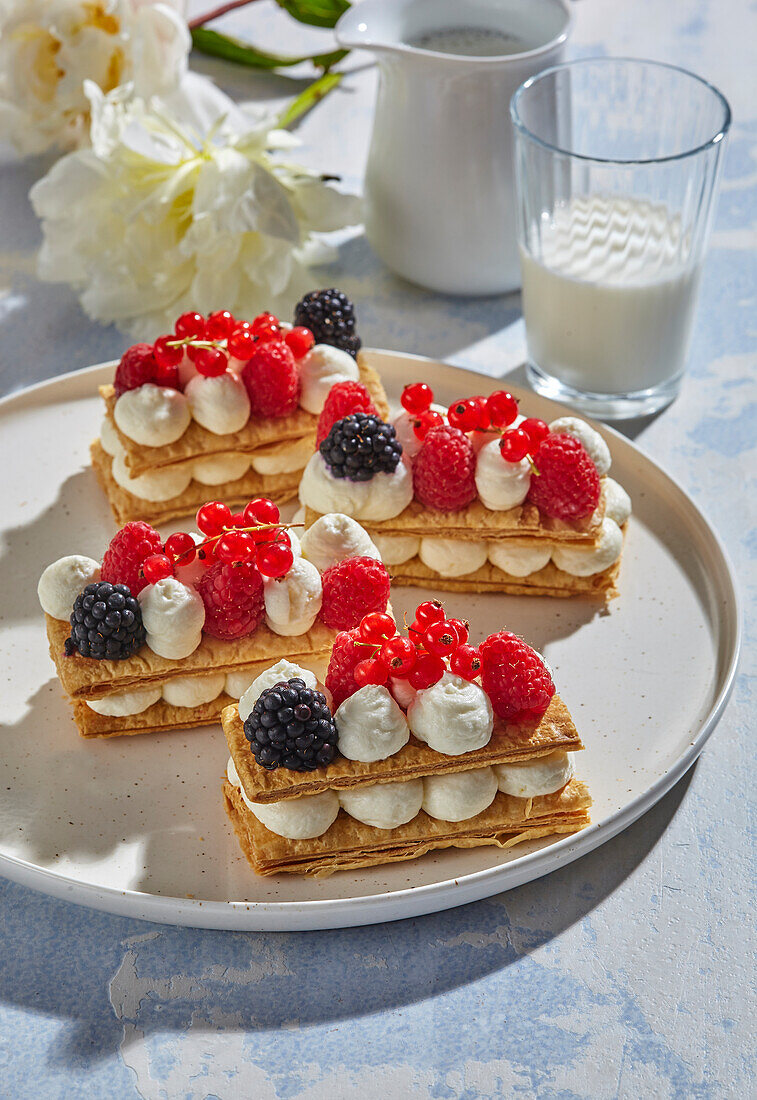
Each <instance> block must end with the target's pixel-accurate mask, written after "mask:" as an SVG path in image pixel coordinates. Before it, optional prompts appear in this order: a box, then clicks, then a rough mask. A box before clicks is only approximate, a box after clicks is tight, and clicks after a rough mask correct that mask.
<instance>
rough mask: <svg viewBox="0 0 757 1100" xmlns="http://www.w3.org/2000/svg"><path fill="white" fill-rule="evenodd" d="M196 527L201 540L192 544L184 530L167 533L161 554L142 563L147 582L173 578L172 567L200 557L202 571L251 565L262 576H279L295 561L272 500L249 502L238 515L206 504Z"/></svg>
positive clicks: (222, 506) (213, 502) (219, 505)
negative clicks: (223, 564)
mask: <svg viewBox="0 0 757 1100" xmlns="http://www.w3.org/2000/svg"><path fill="white" fill-rule="evenodd" d="M197 527H198V530H199V531H200V533H201V534H203V535H204V536H205V538H204V539H203V541H202V542H200V543H195V541H194V539H193V538H192V536H191V535H189V534H187V533H186V532H185V531H177V532H176V533H175V534H173V535H169V537H168V538H167V539H166V542H165V545H164V547H163V553H161V554H152V555H150V557H148V558H146V559H145V561H144V562H143V563H142V574H143V576H144V578H145V580H146V581H147V582H148V584H155V583H156V582H157V581H160V580H163V579H164V577H172V576H174V575H175V572H176V567H177V566H183V565H189V564H190V563H191V562H193V561H194V559H195V557H199V558H200V560H201V561H202V562H203V564H204V566H205V567H206V568H207V567H208V566H210V565H213V564H215V563H216V562H223V563H225V564H235V563H238V562H247V563H249V564H252V565H255V566H256V567H257V569H258V572H259V573H261V574H262V575H263V576H264V577H283V576H284V574H285V573H288V572H289V569H290V568H291V566H292V562H293V561H294V555H293V554H292V545H291V541H290V538H289V535H288V534H287V532H286V530H285V528H284V527H283V526H282V525H281V524H280V523H279V510H278V508H277V507H276V505H275V504H274V503H273V501H271V500H267V499H265V498H264V497H260V498H258V499H257V500H251V501H250V502H249V504H247V505H246V507H245V508H244V510H243V511H242V512H232V511H231V509H230V508H229V507H228V505H226V504H222V503H221V502H220V501H218V500H211V501H209V502H208V503H207V504H203V506H202V508H200V510H199V511H198V513H197Z"/></svg>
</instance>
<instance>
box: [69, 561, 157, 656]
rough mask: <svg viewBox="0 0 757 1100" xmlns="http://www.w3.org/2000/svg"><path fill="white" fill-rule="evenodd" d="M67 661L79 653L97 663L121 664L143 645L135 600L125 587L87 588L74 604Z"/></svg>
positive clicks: (100, 585)
mask: <svg viewBox="0 0 757 1100" xmlns="http://www.w3.org/2000/svg"><path fill="white" fill-rule="evenodd" d="M70 621H71V636H70V637H69V638H67V639H66V645H65V654H66V656H67V657H71V656H73V654H74V653H76V652H78V653H81V655H82V657H93V658H94V659H95V660H97V661H102V660H108V661H123V660H124V659H125V658H126V657H131V656H132V654H134V653H136V652H137V650H139V649H141V648H142V646H143V645H144V644H145V628H144V625H143V623H142V610H141V608H140V606H139V602H138V600H136V599H135V598H134V596H133V595H132V594H131V591H130V589H129V587H128V586H127V585H125V584H110V582H109V581H98V582H97V583H96V584H88V585H87V587H86V588H85V589H84V591H83V592H81V593H80V594H79V595H78V596H77V597H76V599H75V600H74V609H73V611H72V612H71V620H70Z"/></svg>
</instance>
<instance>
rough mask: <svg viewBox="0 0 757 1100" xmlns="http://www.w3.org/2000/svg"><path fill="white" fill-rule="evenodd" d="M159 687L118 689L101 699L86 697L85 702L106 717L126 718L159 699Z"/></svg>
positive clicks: (140, 711) (96, 712) (160, 693)
mask: <svg viewBox="0 0 757 1100" xmlns="http://www.w3.org/2000/svg"><path fill="white" fill-rule="evenodd" d="M161 695H162V691H161V689H160V688H159V687H155V688H138V689H137V690H136V691H119V692H117V693H114V694H113V695H106V696H105V697H104V698H103V699H87V700H86V703H87V706H88V707H89V709H90V710H93V711H94V712H95V714H104V715H106V716H107V717H108V718H126V717H127V716H128V715H130V714H141V713H142V711H143V710H147V708H148V707H151V706H152V705H153V704H154V703H157V701H158V700H159V699H160V697H161Z"/></svg>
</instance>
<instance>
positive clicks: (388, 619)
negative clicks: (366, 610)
mask: <svg viewBox="0 0 757 1100" xmlns="http://www.w3.org/2000/svg"><path fill="white" fill-rule="evenodd" d="M358 629H359V632H360V637H361V639H362V641H364V642H369V643H370V644H371V645H383V644H384V642H386V641H388V640H389V638H393V637H394V636H395V634H396V633H397V625H396V623H395V621H394V619H393V618H392V616H391V615H385V614H383V613H382V612H380V611H372V612H371V613H370V614H368V615H364V616H363V618H362V619H361V620H360V626H359V628H358Z"/></svg>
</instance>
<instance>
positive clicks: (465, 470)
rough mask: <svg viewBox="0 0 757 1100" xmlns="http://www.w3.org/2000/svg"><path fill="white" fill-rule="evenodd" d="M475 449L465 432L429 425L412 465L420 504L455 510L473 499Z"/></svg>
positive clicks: (474, 488) (442, 509)
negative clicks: (430, 426) (429, 428)
mask: <svg viewBox="0 0 757 1100" xmlns="http://www.w3.org/2000/svg"><path fill="white" fill-rule="evenodd" d="M475 474H476V452H475V451H474V449H473V444H472V443H471V441H470V439H468V436H467V435H466V434H465V432H462V431H460V429H459V428H453V427H452V426H444V427H441V428H432V429H431V431H430V432H429V433H428V435H427V436H426V438H425V440H424V443H423V446H422V447H421V449H420V451H419V452H418V454H417V456H416V459H415V464H414V466H413V487H414V489H415V495H416V497H417V499H418V500H419V501H420V502H421V504H425V505H426V507H428V508H434V509H436V510H437V511H439V512H455V511H457V510H458V509H459V508H464V507H465V506H466V504H470V502H471V501H472V500H475V498H476V478H475Z"/></svg>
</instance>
